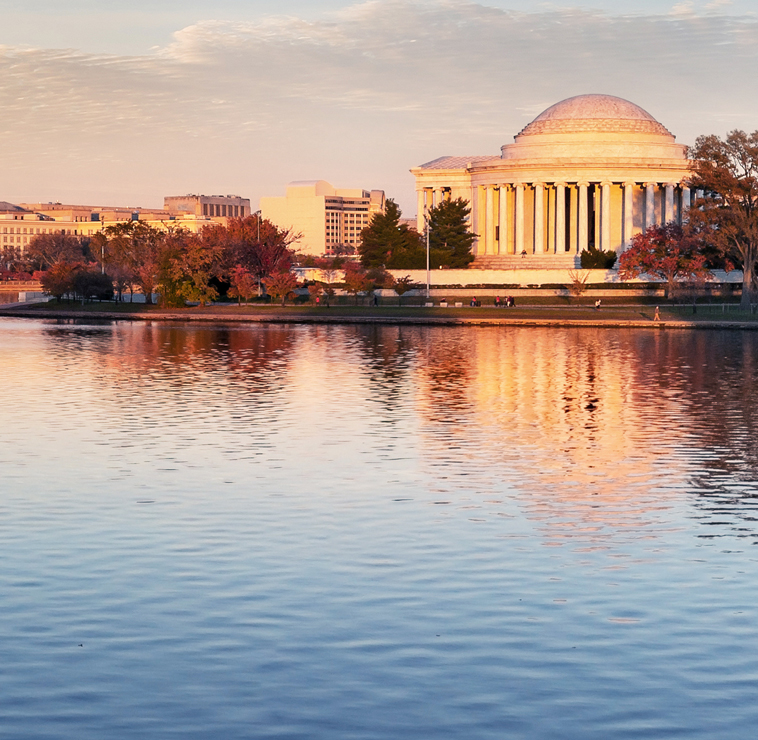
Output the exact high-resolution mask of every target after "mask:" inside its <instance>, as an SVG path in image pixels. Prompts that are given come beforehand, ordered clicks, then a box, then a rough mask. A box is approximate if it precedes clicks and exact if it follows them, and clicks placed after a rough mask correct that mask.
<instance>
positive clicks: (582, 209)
mask: <svg viewBox="0 0 758 740" xmlns="http://www.w3.org/2000/svg"><path fill="white" fill-rule="evenodd" d="M514 139H515V141H514V143H513V144H506V145H504V146H503V147H502V148H501V154H500V156H468V157H465V156H463V157H461V156H459V157H440V158H439V159H435V160H433V161H431V162H427V163H426V164H423V165H420V166H419V167H415V168H413V169H412V170H411V172H412V173H413V175H414V176H415V178H416V192H417V197H418V222H417V227H418V230H419V232H423V231H424V229H425V217H426V213H427V211H428V210H429V208H431V207H432V206H435V205H437V204H438V203H439V202H440V201H441V200H442V199H449V198H452V199H455V198H458V197H460V198H464V199H465V200H467V201H469V203H470V206H471V217H470V218H471V230H472V232H473V233H475V234H476V235H477V239H476V242H475V244H474V254H475V256H476V259H475V261H474V263H473V264H472V267H480V268H489V269H516V268H555V269H565V268H573V267H578V266H579V255H580V254H581V252H582V250H584V249H589V248H592V247H594V248H596V249H602V250H605V251H607V250H614V251H616V252H617V253H619V252H622V251H623V250H624V249H625V248H626V247H627V246H628V245H629V243H630V240H631V239H632V237H633V236H634V235H635V234H638V233H640V232H641V231H643V230H644V229H645V228H647V227H648V226H650V225H652V224H660V223H664V222H667V221H671V220H676V221H681V218H682V213H683V212H684V210H685V209H686V208H688V207H689V205H690V197H691V194H690V190H689V188H688V187H687V186H686V185H685V184H684V183H685V181H686V179H687V177H688V175H689V174H690V168H689V161H688V159H687V156H686V146H684V145H683V144H677V143H676V138H675V137H674V135H673V134H672V133H671V132H670V131H668V130H667V129H666V128H665V127H664V126H663V125H662V124H660V123H658V121H656V120H655V118H653V116H651V115H650V114H649V113H648V112H647V111H645V110H643V109H642V108H640V107H639V106H637V105H635V104H634V103H630V102H629V101H628V100H623V99H622V98H617V97H613V96H611V95H579V96H577V97H573V98H568V99H567V100H563V101H561V102H559V103H556V104H555V105H553V106H551V107H550V108H548V109H547V110H545V111H544V112H543V113H540V115H539V116H537V118H535V119H534V120H533V121H532V122H531V123H529V124H528V125H527V126H526V127H525V128H524V129H523V130H522V131H521V132H520V133H518V134H517V135H516V136H515V137H514Z"/></svg>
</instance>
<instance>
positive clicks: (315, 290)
mask: <svg viewBox="0 0 758 740" xmlns="http://www.w3.org/2000/svg"><path fill="white" fill-rule="evenodd" d="M323 292H324V286H323V285H322V284H321V283H313V284H312V285H309V286H308V296H309V298H310V299H311V302H312V303H315V302H316V301H318V299H319V298H321V295H322V294H323Z"/></svg>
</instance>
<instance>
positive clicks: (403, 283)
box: [392, 275, 418, 306]
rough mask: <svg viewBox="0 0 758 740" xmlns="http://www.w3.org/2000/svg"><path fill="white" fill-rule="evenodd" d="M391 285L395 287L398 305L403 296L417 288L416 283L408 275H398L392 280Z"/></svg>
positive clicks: (401, 302)
mask: <svg viewBox="0 0 758 740" xmlns="http://www.w3.org/2000/svg"><path fill="white" fill-rule="evenodd" d="M392 287H393V288H394V289H395V293H397V295H398V301H397V302H398V305H399V306H401V305H402V304H403V296H404V295H405V294H406V293H407V292H408V291H410V290H413V289H414V288H417V287H418V286H417V285H416V283H414V282H413V280H412V279H411V276H410V275H405V276H404V277H399V278H397V280H395V281H394V283H393V285H392Z"/></svg>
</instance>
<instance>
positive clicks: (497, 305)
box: [495, 295, 501, 308]
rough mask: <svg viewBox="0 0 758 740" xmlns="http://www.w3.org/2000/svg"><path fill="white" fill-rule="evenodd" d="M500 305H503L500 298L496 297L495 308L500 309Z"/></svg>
mask: <svg viewBox="0 0 758 740" xmlns="http://www.w3.org/2000/svg"><path fill="white" fill-rule="evenodd" d="M500 305H501V304H500V296H499V295H496V296H495V308H500Z"/></svg>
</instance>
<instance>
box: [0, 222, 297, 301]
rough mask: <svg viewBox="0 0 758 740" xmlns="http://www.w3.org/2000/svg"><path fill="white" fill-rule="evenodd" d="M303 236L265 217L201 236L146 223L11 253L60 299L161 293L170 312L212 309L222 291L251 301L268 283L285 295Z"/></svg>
mask: <svg viewBox="0 0 758 740" xmlns="http://www.w3.org/2000/svg"><path fill="white" fill-rule="evenodd" d="M297 238H298V235H296V234H294V233H292V231H290V230H285V229H279V228H277V227H276V226H275V225H274V224H272V223H271V222H270V221H268V220H266V219H261V218H259V216H258V215H251V216H247V217H245V218H232V219H229V220H228V222H227V224H226V225H222V224H212V225H209V226H207V227H206V228H204V229H203V230H202V231H201V232H200V233H198V234H195V233H192V232H190V231H188V230H186V229H182V228H173V227H172V226H171V225H169V226H168V227H167V228H165V229H161V228H157V227H155V226H152V225H150V224H148V223H146V222H144V221H124V222H120V223H117V224H114V225H111V226H107V227H106V228H105V229H103V231H101V232H99V233H97V234H95V235H94V236H92V237H89V238H83V237H78V236H73V235H70V234H65V233H52V234H39V235H36V236H35V237H34V238H33V239H32V240H31V242H30V243H29V246H28V247H27V249H26V250H25V251H24V253H23V255H22V254H20V253H14V254H4V255H3V258H4V261H5V260H6V259H8V258H10V259H8V261H9V262H10V263H11V264H12V265H13V266H14V267H15V268H16V269H17V270H28V271H31V272H33V273H34V274H35V276H36V277H38V278H39V279H40V281H41V282H42V286H43V289H44V290H45V291H46V292H47V293H49V294H50V295H53V296H55V297H56V298H58V299H59V300H60V299H61V298H62V297H63V296H64V295H67V294H76V295H78V296H79V297H81V298H82V299H86V298H89V297H93V296H100V295H102V296H105V295H106V294H110V295H112V294H113V293H114V292H115V293H116V296H117V298H118V299H119V300H120V299H121V298H122V297H123V295H124V294H125V293H126V292H129V293H130V294H131V296H132V297H133V294H134V292H135V291H138V292H140V293H142V294H143V295H144V296H145V301H146V302H147V303H152V296H153V295H154V294H156V293H157V294H158V295H159V296H160V301H161V304H162V305H164V306H167V307H175V306H183V305H185V303H186V302H187V301H189V302H197V303H200V304H205V303H208V302H210V301H213V300H215V299H216V298H218V297H219V293H220V291H222V290H228V291H229V292H230V293H231V294H232V295H233V296H237V295H239V296H242V297H245V298H247V299H249V298H251V297H252V296H253V295H255V294H259V293H260V292H261V291H262V290H263V289H264V288H265V287H266V286H267V285H268V287H269V288H270V290H269V293H271V292H272V290H273V291H274V292H277V289H278V288H280V287H281V286H282V285H284V284H285V283H288V282H291V281H292V279H293V278H294V276H293V275H292V274H291V271H290V270H291V267H292V265H293V262H294V258H295V255H294V252H293V251H292V249H291V248H290V245H291V244H292V242H293V241H295V240H296V239H297Z"/></svg>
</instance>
